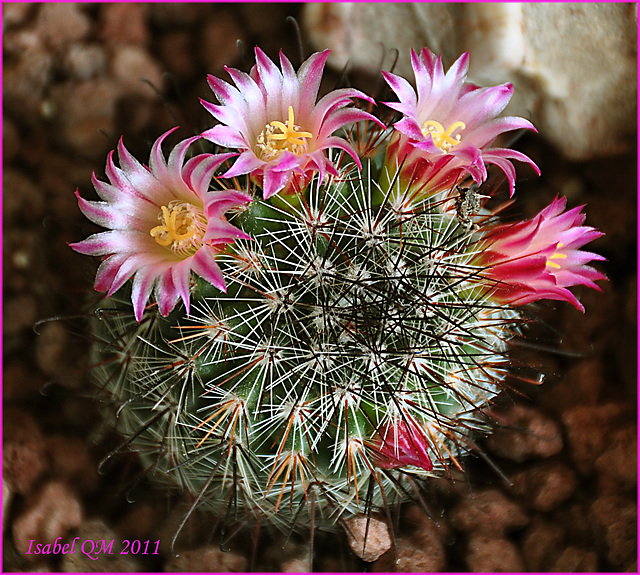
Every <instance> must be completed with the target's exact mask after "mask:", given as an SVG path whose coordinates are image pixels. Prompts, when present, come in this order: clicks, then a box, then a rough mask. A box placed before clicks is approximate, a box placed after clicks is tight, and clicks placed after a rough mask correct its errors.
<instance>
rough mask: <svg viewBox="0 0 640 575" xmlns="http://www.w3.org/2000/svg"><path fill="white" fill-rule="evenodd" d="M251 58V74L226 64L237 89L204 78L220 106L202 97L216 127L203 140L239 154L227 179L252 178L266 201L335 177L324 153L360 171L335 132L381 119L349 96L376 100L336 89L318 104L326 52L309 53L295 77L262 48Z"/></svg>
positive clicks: (283, 61) (287, 65)
mask: <svg viewBox="0 0 640 575" xmlns="http://www.w3.org/2000/svg"><path fill="white" fill-rule="evenodd" d="M255 55H256V65H255V66H254V67H253V68H252V69H251V72H250V74H246V73H244V72H241V71H239V70H236V69H233V68H226V67H225V70H226V71H227V72H228V74H229V76H231V78H232V80H233V81H234V83H235V87H234V86H232V85H231V84H229V83H227V82H225V81H223V80H221V79H219V78H216V77H215V76H211V75H210V76H209V78H208V79H209V85H210V86H211V89H212V90H213V93H214V94H215V96H216V98H217V99H218V101H219V102H220V104H219V105H216V104H211V103H209V102H205V101H204V100H202V104H203V106H204V107H205V108H206V109H207V110H208V111H209V112H210V113H211V115H212V116H213V117H214V118H215V119H216V120H218V121H219V122H220V124H218V125H216V126H214V127H213V128H211V129H210V130H207V131H206V132H204V133H203V134H202V135H203V137H205V138H206V139H208V140H210V141H212V142H214V143H215V144H218V145H219V146H223V147H225V148H230V149H237V150H240V155H239V156H238V158H237V159H236V161H235V163H234V165H233V166H232V167H231V168H230V169H229V170H228V171H227V172H226V173H225V174H224V177H226V178H231V177H235V176H240V175H242V174H251V177H252V178H253V179H254V180H255V181H256V182H257V183H258V185H260V186H261V187H262V191H263V195H264V198H265V199H266V198H268V197H270V196H272V195H274V194H276V193H278V192H282V191H284V192H285V193H293V192H295V191H296V189H298V190H301V189H303V188H304V187H306V185H307V184H308V182H309V180H310V178H311V177H312V176H313V174H315V173H318V174H319V175H320V178H323V177H324V176H325V174H331V175H337V171H336V168H335V166H334V165H333V164H332V163H331V162H330V161H329V159H328V158H327V157H326V155H325V150H327V149H328V148H337V149H341V150H344V151H345V152H346V153H347V154H349V155H350V156H351V157H352V158H353V160H354V161H355V163H356V164H357V165H358V167H360V160H359V158H358V156H357V154H356V152H355V150H354V149H353V148H352V147H351V145H350V144H349V143H348V142H347V141H346V140H345V139H343V138H341V137H338V136H334V135H333V133H334V132H335V131H336V130H338V129H340V128H342V127H343V126H345V125H347V124H351V123H353V122H359V121H361V120H374V121H375V122H376V123H378V124H379V123H380V122H379V121H378V120H377V119H375V118H374V117H373V116H372V115H371V114H369V113H367V112H365V111H364V110H358V109H356V108H352V107H348V106H350V104H352V103H353V102H352V98H361V99H363V100H366V101H367V102H373V100H372V99H371V98H369V97H368V96H366V95H365V94H363V93H362V92H360V91H359V90H353V89H350V88H345V89H339V90H334V91H333V92H330V93H328V94H327V95H326V96H324V97H323V98H321V99H320V101H318V102H317V103H316V99H317V95H318V89H319V87H320V81H321V79H322V72H323V70H324V65H325V63H326V61H327V57H328V56H329V50H325V51H324V52H317V53H315V54H313V55H312V56H311V57H310V58H309V59H307V60H306V61H305V62H304V63H303V64H302V66H301V67H300V69H299V70H298V72H297V73H296V72H295V70H294V69H293V66H292V65H291V62H289V60H288V59H287V58H286V57H285V56H284V55H283V54H282V53H280V68H281V69H282V70H280V69H279V68H278V67H277V66H276V65H275V64H274V63H273V62H272V61H271V60H270V59H269V58H268V57H267V56H266V54H265V53H264V52H263V51H262V50H260V48H256V49H255Z"/></svg>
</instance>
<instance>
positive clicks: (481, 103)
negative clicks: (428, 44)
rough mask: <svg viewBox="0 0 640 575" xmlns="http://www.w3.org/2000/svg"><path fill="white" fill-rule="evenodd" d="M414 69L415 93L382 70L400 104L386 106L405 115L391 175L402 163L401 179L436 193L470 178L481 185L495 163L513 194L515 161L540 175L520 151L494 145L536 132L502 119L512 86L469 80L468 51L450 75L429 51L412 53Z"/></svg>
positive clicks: (390, 151) (391, 153)
mask: <svg viewBox="0 0 640 575" xmlns="http://www.w3.org/2000/svg"><path fill="white" fill-rule="evenodd" d="M411 65H412V67H413V72H414V75H415V80H416V90H414V88H413V87H412V86H411V85H410V84H409V82H408V81H407V80H405V79H404V78H401V77H400V76H396V75H394V74H390V73H388V72H383V75H384V78H385V80H386V81H387V83H388V84H389V86H390V87H391V89H392V90H393V91H394V92H395V93H396V95H397V96H398V99H399V100H400V101H399V102H397V103H394V102H390V103H389V102H385V104H386V105H387V106H389V107H390V108H392V109H394V110H396V111H398V112H400V113H402V114H403V118H402V119H401V120H400V121H399V122H396V123H395V124H394V127H395V129H396V130H397V132H396V133H395V134H394V136H393V137H392V139H391V142H390V144H389V146H388V148H387V161H386V163H387V167H388V168H389V169H390V170H391V174H392V175H393V174H395V171H396V170H397V168H398V167H399V166H401V165H402V170H401V174H400V178H401V179H402V180H405V181H407V180H408V181H410V185H411V187H412V188H413V187H417V188H419V190H418V191H419V193H422V194H425V193H428V194H433V193H437V192H440V191H443V190H447V189H451V188H453V187H454V186H455V185H456V184H457V183H458V182H459V180H460V178H461V177H463V176H465V175H466V174H468V175H470V176H471V177H472V178H473V179H474V180H475V181H476V182H477V183H478V184H480V183H482V182H484V181H485V180H486V179H487V168H486V164H495V165H497V166H498V167H499V168H500V169H502V170H503V171H504V173H505V174H506V176H507V179H508V180H509V187H510V192H511V195H513V191H514V186H515V179H516V173H515V169H514V167H513V164H512V163H511V161H510V160H519V161H521V162H526V163H528V164H530V165H531V166H533V168H534V169H535V170H536V171H537V172H538V173H539V171H538V168H537V166H536V165H535V164H534V163H533V162H532V161H531V159H529V158H528V157H527V156H525V155H524V154H522V153H521V152H516V151H515V150H510V149H506V148H493V147H491V144H492V143H493V141H494V140H495V139H496V138H497V137H498V136H499V135H500V134H502V133H504V132H508V131H510V130H519V129H522V128H525V129H528V130H534V131H535V128H534V127H533V125H532V124H531V122H529V121H528V120H525V119H524V118H518V117H512V116H505V117H497V116H498V114H499V113H500V112H501V111H502V110H503V109H504V107H505V106H506V105H507V104H508V103H509V100H510V99H511V96H512V94H513V86H512V84H503V85H501V86H493V87H491V88H480V87H478V86H475V85H474V84H471V83H469V82H466V81H465V80H466V76H467V69H468V67H469V54H468V53H465V54H463V55H462V56H460V58H458V60H456V62H455V63H454V64H453V66H451V68H449V70H448V71H447V73H446V74H445V73H444V69H443V66H442V58H441V57H440V56H438V57H436V56H435V54H433V53H432V52H431V51H429V50H428V49H427V48H423V49H422V52H421V53H420V54H416V52H414V51H413V50H411Z"/></svg>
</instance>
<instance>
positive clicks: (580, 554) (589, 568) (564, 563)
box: [550, 547, 598, 573]
mask: <svg viewBox="0 0 640 575" xmlns="http://www.w3.org/2000/svg"><path fill="white" fill-rule="evenodd" d="M550 571H551V572H554V573H558V572H560V573H575V572H583V573H584V572H587V573H589V572H591V573H593V572H595V571H598V554H597V553H596V552H595V551H588V550H587V549H581V548H580V547H567V548H566V549H565V550H564V551H563V552H562V555H560V557H558V560H557V561H556V562H555V563H554V564H553V567H551V569H550Z"/></svg>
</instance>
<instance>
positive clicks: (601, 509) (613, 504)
mask: <svg viewBox="0 0 640 575" xmlns="http://www.w3.org/2000/svg"><path fill="white" fill-rule="evenodd" d="M591 514H592V516H593V517H594V518H595V520H596V522H597V524H598V525H599V527H600V533H599V534H598V535H600V537H599V539H600V540H602V539H604V542H605V543H606V548H607V559H608V560H609V561H610V562H611V564H612V565H615V566H616V567H622V566H626V565H627V564H629V563H631V562H632V561H633V560H634V559H635V557H636V552H637V519H638V511H637V507H636V504H635V502H634V501H631V500H629V499H626V498H623V497H616V496H604V497H599V498H598V499H597V500H596V501H595V502H594V503H593V505H592V506H591ZM602 535H604V537H602Z"/></svg>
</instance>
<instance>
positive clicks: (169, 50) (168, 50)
mask: <svg viewBox="0 0 640 575" xmlns="http://www.w3.org/2000/svg"><path fill="white" fill-rule="evenodd" d="M159 40H160V42H159V44H158V53H159V57H160V60H161V62H162V63H163V64H164V66H165V67H166V68H167V70H168V71H169V73H170V74H172V75H173V76H175V77H176V78H177V79H178V80H179V81H182V82H184V81H187V80H190V79H192V78H193V77H195V75H196V71H197V69H198V68H197V62H196V61H194V58H193V42H194V39H193V37H192V36H191V35H190V34H189V33H188V32H181V31H173V32H167V33H166V34H163V35H162V36H161V37H160V39H159Z"/></svg>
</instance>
